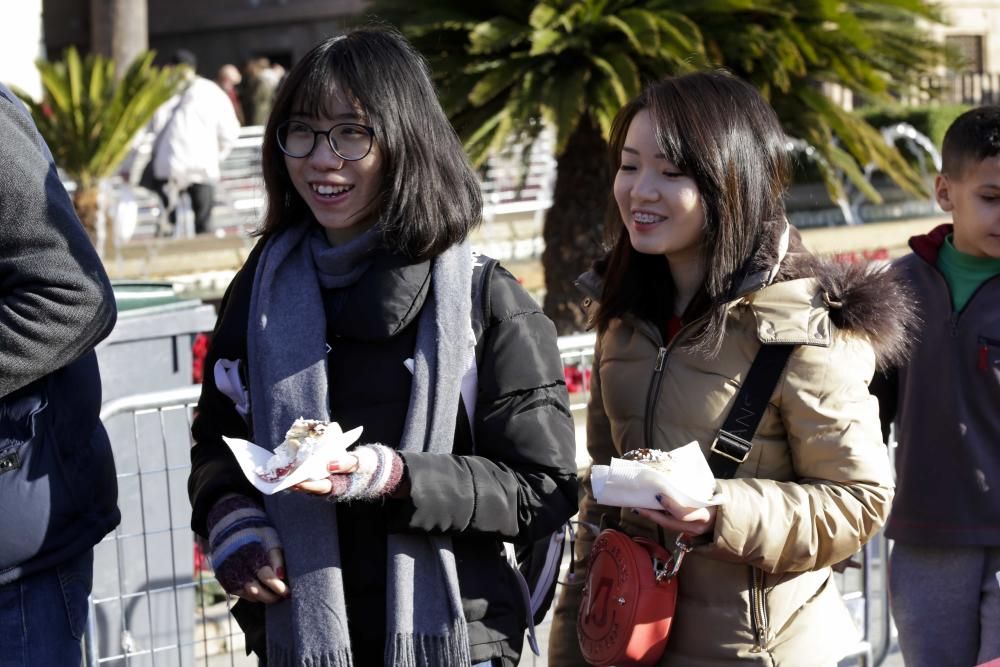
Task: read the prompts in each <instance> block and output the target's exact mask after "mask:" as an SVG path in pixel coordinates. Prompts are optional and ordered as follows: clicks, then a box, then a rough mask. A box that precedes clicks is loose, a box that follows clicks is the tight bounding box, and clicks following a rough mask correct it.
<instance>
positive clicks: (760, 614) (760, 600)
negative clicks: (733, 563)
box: [750, 566, 768, 653]
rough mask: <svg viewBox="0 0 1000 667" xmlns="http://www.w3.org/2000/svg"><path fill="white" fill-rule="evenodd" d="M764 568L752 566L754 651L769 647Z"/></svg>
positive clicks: (751, 609) (751, 612) (751, 601)
mask: <svg viewBox="0 0 1000 667" xmlns="http://www.w3.org/2000/svg"><path fill="white" fill-rule="evenodd" d="M765 576H766V575H765V574H764V571H763V570H760V569H758V568H756V567H753V566H750V625H751V626H752V629H753V636H754V647H753V652H754V653H759V652H760V651H763V650H764V649H765V648H767V629H768V628H767V625H768V623H767V604H766V601H765V599H764V578H765Z"/></svg>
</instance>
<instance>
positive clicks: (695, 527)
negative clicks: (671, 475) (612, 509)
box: [632, 493, 718, 535]
mask: <svg viewBox="0 0 1000 667" xmlns="http://www.w3.org/2000/svg"><path fill="white" fill-rule="evenodd" d="M656 499H657V500H658V501H659V503H660V504H661V505H662V506H663V511H659V510H647V509H639V508H636V509H633V510H632V512H634V513H635V514H638V515H639V516H642V517H645V518H647V519H649V520H650V521H652V522H653V523H655V524H656V525H658V526H662V527H663V528H666V529H667V530H672V531H675V532H679V533H687V534H688V535H704V534H705V533H710V532H712V531H713V530H714V529H715V515H716V513H717V512H718V508H717V507H715V506H714V505H711V506H709V507H684V506H683V505H680V504H679V503H678V502H677V501H676V500H674V499H673V498H671V497H670V496H668V495H667V494H665V493H664V494H661V495H658V496H656Z"/></svg>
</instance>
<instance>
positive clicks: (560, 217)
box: [542, 115, 611, 336]
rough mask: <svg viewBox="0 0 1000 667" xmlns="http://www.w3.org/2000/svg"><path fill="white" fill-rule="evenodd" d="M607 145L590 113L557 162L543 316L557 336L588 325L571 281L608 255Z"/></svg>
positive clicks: (548, 220) (545, 261)
mask: <svg viewBox="0 0 1000 667" xmlns="http://www.w3.org/2000/svg"><path fill="white" fill-rule="evenodd" d="M607 154H608V144H607V142H606V141H605V140H604V137H603V136H602V135H601V131H600V129H599V128H598V127H597V126H596V125H595V124H594V123H593V121H592V120H591V119H590V118H589V116H586V115H585V116H584V117H583V118H582V119H581V120H580V124H579V125H578V126H577V128H576V130H575V131H574V132H573V134H572V135H571V136H570V138H569V142H568V143H567V145H566V150H565V151H564V152H563V154H562V155H561V156H559V160H558V165H557V168H558V173H557V174H556V185H555V192H554V193H553V197H552V207H551V208H550V209H549V210H548V212H547V213H546V214H545V227H544V230H543V236H544V239H545V252H544V253H542V268H543V269H544V271H545V314H546V315H548V316H549V317H550V318H551V319H552V321H553V322H555V325H556V330H557V331H558V332H559V335H561V336H562V335H566V334H572V333H579V332H581V331H583V330H584V329H585V328H586V316H585V313H584V311H583V308H582V307H581V305H580V302H581V301H582V299H583V296H582V295H581V294H580V291H579V290H578V289H577V288H576V286H575V285H574V284H573V281H574V280H576V278H577V276H579V275H580V274H581V273H583V272H584V271H586V270H587V269H588V268H590V264H591V262H592V261H593V260H594V259H596V258H597V257H600V256H601V255H603V254H604V216H605V213H606V212H607V207H608V197H609V195H610V193H611V180H610V175H609V173H608V155H607Z"/></svg>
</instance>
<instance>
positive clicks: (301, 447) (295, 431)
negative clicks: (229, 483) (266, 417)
mask: <svg viewBox="0 0 1000 667" xmlns="http://www.w3.org/2000/svg"><path fill="white" fill-rule="evenodd" d="M330 424H331V422H325V421H320V420H318V419H303V418H301V417H300V418H298V419H296V420H295V421H294V422H293V423H292V427H291V428H289V429H288V432H287V433H285V440H284V442H282V443H281V444H280V445H278V446H277V447H275V449H274V453H273V454H272V455H271V458H270V459H268V460H267V463H265V464H264V465H262V466H257V468H255V469H254V472H255V473H256V474H257V476H258V477H260V478H261V479H263V480H264V481H265V482H277V481H279V480H281V479H284V478H285V477H287V476H288V475H290V474H291V473H292V471H293V470H295V469H296V468H298V467H299V466H300V465H302V463H304V462H305V461H306V459H308V458H309V457H310V456H311V455H312V453H313V452H315V451H316V450H317V449H319V448H320V447H321V446H323V445H324V444H326V440H327V439H329V438H331V437H332V438H336V437H338V436H340V429H335V428H334V429H331V428H330Z"/></svg>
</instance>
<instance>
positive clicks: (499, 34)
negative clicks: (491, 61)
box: [469, 17, 531, 55]
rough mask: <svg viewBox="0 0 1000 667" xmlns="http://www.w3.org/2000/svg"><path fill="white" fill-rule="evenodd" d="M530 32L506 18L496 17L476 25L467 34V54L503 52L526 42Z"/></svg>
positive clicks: (525, 27)
mask: <svg viewBox="0 0 1000 667" xmlns="http://www.w3.org/2000/svg"><path fill="white" fill-rule="evenodd" d="M530 36H531V31H530V30H529V29H528V28H527V26H524V25H518V24H517V23H515V22H514V21H511V20H510V19H508V18H504V17H497V18H494V19H491V20H489V21H483V22H482V23H479V24H477V25H476V27H475V28H473V29H472V32H470V33H469V53H470V54H473V55H480V54H486V53H494V52H496V51H505V50H507V49H510V48H512V47H515V46H517V45H518V44H520V43H521V42H523V41H526V40H527V39H529V38H530Z"/></svg>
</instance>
